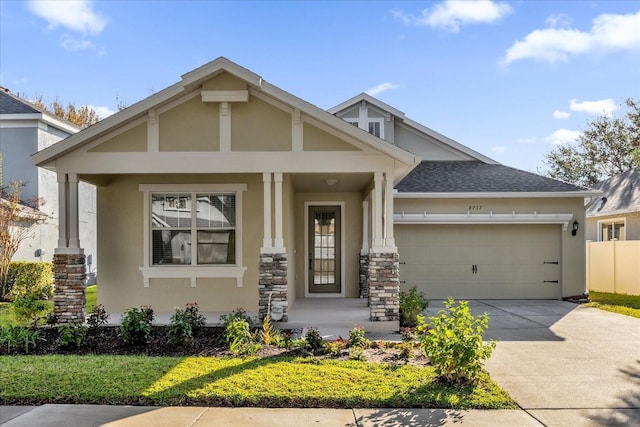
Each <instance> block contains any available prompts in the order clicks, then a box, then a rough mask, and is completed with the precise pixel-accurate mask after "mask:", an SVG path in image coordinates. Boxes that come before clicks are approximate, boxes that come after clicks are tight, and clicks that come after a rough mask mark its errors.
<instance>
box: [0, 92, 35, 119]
mask: <svg viewBox="0 0 640 427" xmlns="http://www.w3.org/2000/svg"><path fill="white" fill-rule="evenodd" d="M40 112H41V111H39V110H37V109H35V108H34V107H32V106H31V105H30V104H29V103H27V102H24V101H22V100H20V98H18V97H15V96H13V95H11V94H9V93H7V92H5V91H4V90H0V114H32V113H40Z"/></svg>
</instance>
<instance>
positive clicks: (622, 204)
mask: <svg viewBox="0 0 640 427" xmlns="http://www.w3.org/2000/svg"><path fill="white" fill-rule="evenodd" d="M593 188H594V189H596V190H600V191H602V196H601V197H600V200H598V201H595V202H594V203H592V204H591V205H590V206H589V207H588V208H587V216H590V217H594V216H607V215H613V214H616V213H626V212H640V175H639V174H638V169H631V170H628V171H627V172H623V173H620V174H618V175H615V176H612V177H611V178H609V179H607V180H604V181H600V182H599V183H597V184H595V185H593Z"/></svg>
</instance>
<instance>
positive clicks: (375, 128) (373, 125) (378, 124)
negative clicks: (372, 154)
mask: <svg viewBox="0 0 640 427" xmlns="http://www.w3.org/2000/svg"><path fill="white" fill-rule="evenodd" d="M383 129H384V126H383V125H382V120H375V121H373V120H369V133H370V134H371V135H375V136H377V137H378V138H383V139H384V135H383Z"/></svg>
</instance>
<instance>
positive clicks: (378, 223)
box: [372, 172, 384, 252]
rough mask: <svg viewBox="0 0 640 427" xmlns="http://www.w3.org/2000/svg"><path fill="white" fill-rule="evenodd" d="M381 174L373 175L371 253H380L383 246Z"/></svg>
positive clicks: (375, 173)
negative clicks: (372, 248)
mask: <svg viewBox="0 0 640 427" xmlns="http://www.w3.org/2000/svg"><path fill="white" fill-rule="evenodd" d="M383 212H384V211H383V210H382V172H374V174H373V218H372V222H373V236H372V237H373V245H372V246H373V247H374V248H376V249H375V250H373V252H380V248H382V247H383V246H384V239H383V234H382V215H383Z"/></svg>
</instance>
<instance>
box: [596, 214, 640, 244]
mask: <svg viewBox="0 0 640 427" xmlns="http://www.w3.org/2000/svg"><path fill="white" fill-rule="evenodd" d="M621 218H624V219H625V240H640V212H631V213H627V214H618V215H609V216H603V217H597V218H587V230H586V238H587V240H591V241H594V242H597V241H598V222H599V221H610V220H614V219H615V220H618V219H621Z"/></svg>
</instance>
